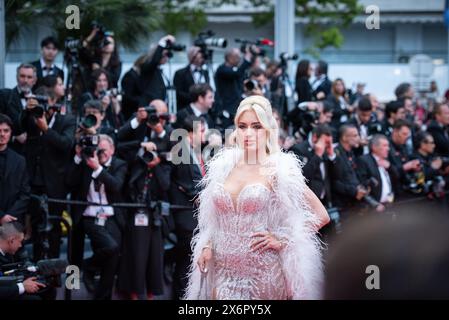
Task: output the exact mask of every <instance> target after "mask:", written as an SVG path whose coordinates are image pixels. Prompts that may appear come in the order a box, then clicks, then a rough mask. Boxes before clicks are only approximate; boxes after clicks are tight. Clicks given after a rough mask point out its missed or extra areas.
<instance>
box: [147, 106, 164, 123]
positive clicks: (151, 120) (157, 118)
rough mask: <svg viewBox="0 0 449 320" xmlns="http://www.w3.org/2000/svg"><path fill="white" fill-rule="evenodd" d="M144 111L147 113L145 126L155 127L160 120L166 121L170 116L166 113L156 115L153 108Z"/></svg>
mask: <svg viewBox="0 0 449 320" xmlns="http://www.w3.org/2000/svg"><path fill="white" fill-rule="evenodd" d="M145 111H146V112H147V113H148V117H147V124H148V125H151V126H155V125H157V124H158V123H159V121H160V120H166V121H168V120H169V118H170V115H169V114H168V113H163V114H158V113H157V111H156V108H155V107H154V106H149V107H145Z"/></svg>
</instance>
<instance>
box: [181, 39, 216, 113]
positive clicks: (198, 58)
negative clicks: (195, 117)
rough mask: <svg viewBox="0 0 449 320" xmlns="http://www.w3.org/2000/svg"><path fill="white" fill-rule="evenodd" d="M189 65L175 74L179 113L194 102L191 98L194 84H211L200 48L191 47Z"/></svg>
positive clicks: (188, 54) (188, 53)
mask: <svg viewBox="0 0 449 320" xmlns="http://www.w3.org/2000/svg"><path fill="white" fill-rule="evenodd" d="M187 58H188V60H189V64H188V65H187V66H186V67H184V68H182V69H179V70H177V71H176V72H175V76H174V78H173V85H174V86H175V88H176V102H177V104H178V111H180V110H181V109H182V108H185V107H187V106H188V105H189V104H190V103H192V102H194V101H195V100H192V98H191V96H190V91H189V89H190V87H191V86H193V85H194V84H200V83H209V72H208V70H207V68H205V65H204V62H205V60H204V54H203V52H202V51H201V48H199V47H195V46H194V47H190V48H189V50H188V52H187Z"/></svg>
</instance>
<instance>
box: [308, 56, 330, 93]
mask: <svg viewBox="0 0 449 320" xmlns="http://www.w3.org/2000/svg"><path fill="white" fill-rule="evenodd" d="M327 69H328V64H327V62H326V61H323V60H320V61H318V63H317V65H316V67H315V81H313V83H312V90H313V92H312V94H313V97H314V98H315V100H325V99H326V98H327V97H328V96H329V95H330V93H331V88H332V81H330V80H329V78H328V76H327Z"/></svg>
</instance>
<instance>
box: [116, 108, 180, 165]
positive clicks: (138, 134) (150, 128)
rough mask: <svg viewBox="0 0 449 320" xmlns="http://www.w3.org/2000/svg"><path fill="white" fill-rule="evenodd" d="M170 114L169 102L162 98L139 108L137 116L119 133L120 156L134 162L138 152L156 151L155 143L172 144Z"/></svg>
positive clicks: (118, 148)
mask: <svg viewBox="0 0 449 320" xmlns="http://www.w3.org/2000/svg"><path fill="white" fill-rule="evenodd" d="M168 120H169V114H168V107H167V104H166V103H165V102H164V101H162V100H153V101H151V103H150V106H149V107H146V108H139V109H138V110H137V113H136V115H135V117H133V118H132V119H131V120H129V121H128V122H127V123H126V124H125V125H124V126H123V127H121V128H120V130H119V131H118V133H117V141H118V145H117V151H118V154H119V155H120V157H121V158H122V159H124V160H126V161H127V162H132V161H134V159H135V156H136V154H137V153H139V154H140V155H142V154H143V153H144V152H145V150H147V151H154V149H155V148H156V146H155V143H154V142H152V141H157V143H158V144H160V145H163V146H164V149H166V148H168V147H166V146H169V145H170V134H171V131H172V128H171V126H170V124H168V123H167V122H168Z"/></svg>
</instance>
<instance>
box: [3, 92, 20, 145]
mask: <svg viewBox="0 0 449 320" xmlns="http://www.w3.org/2000/svg"><path fill="white" fill-rule="evenodd" d="M22 110H23V106H22V102H21V97H20V94H19V91H18V89H17V87H15V88H13V89H1V90H0V113H3V114H6V115H7V116H8V117H10V118H11V120H12V122H13V128H12V129H13V135H14V136H17V135H19V134H21V133H23V129H22V127H21V123H20V117H21V115H22Z"/></svg>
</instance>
